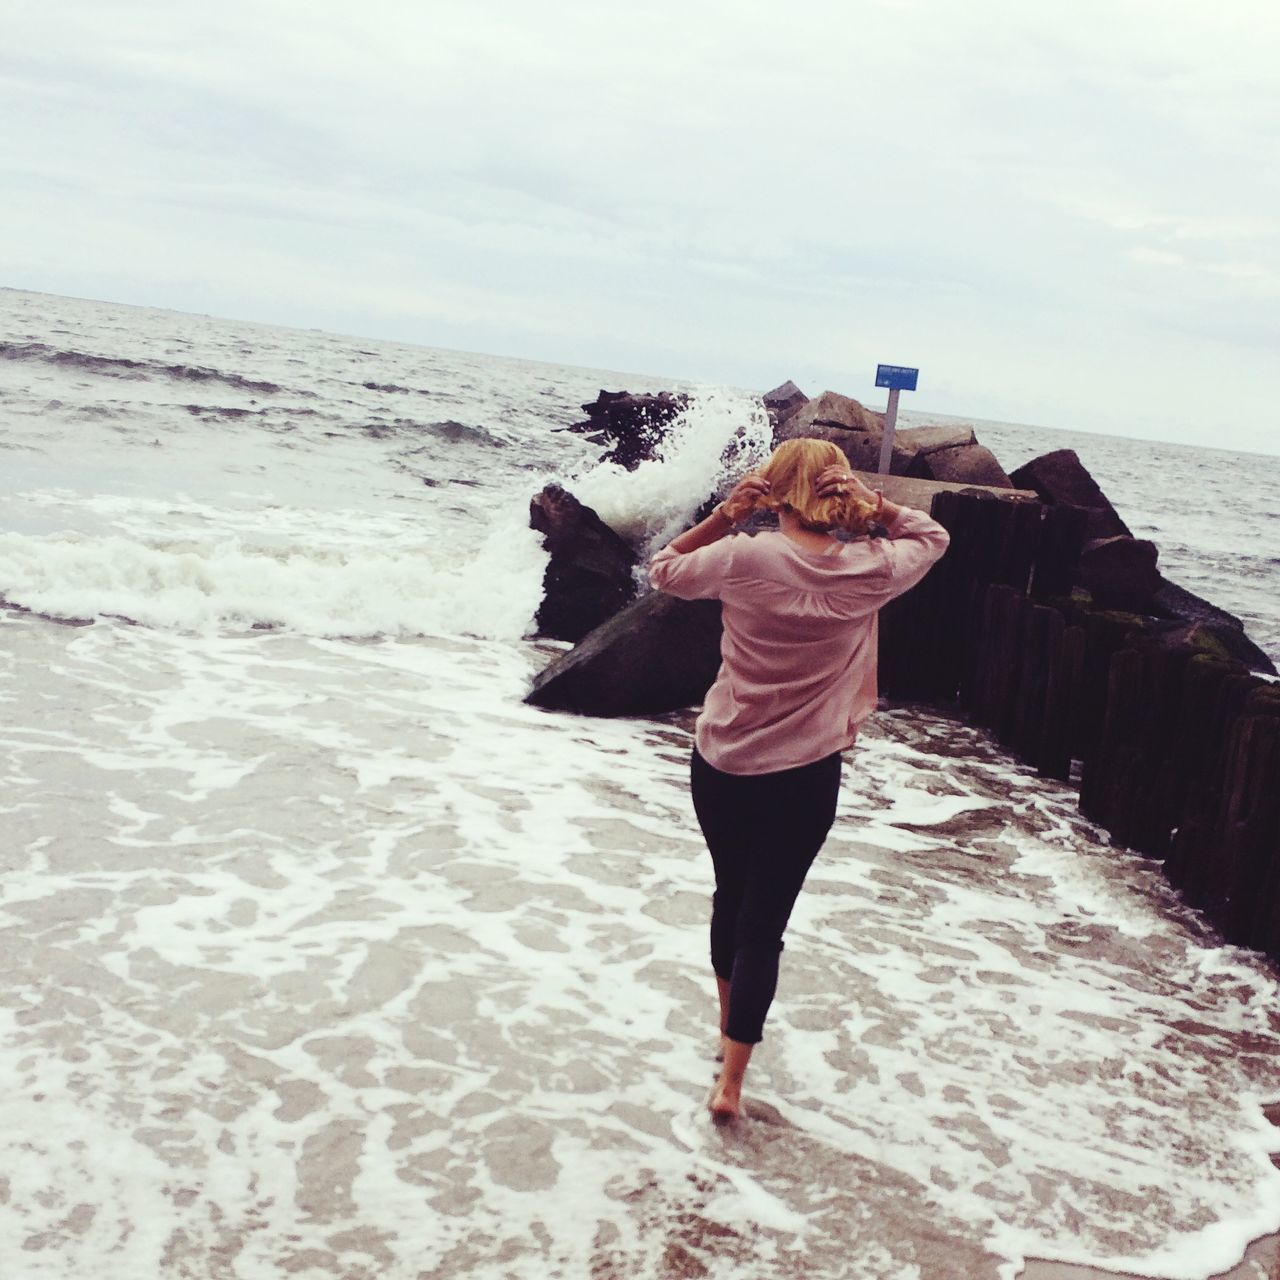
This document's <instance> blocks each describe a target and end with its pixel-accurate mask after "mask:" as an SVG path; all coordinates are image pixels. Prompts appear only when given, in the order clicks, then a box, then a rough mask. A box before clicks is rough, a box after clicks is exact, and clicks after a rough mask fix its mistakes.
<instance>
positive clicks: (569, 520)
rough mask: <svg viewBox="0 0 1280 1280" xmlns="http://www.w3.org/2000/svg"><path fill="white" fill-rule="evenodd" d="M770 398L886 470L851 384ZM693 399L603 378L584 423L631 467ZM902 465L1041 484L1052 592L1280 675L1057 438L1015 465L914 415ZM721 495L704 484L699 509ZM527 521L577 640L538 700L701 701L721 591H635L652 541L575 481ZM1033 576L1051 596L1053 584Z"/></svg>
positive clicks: (981, 479) (999, 486)
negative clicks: (699, 597) (1164, 559)
mask: <svg viewBox="0 0 1280 1280" xmlns="http://www.w3.org/2000/svg"><path fill="white" fill-rule="evenodd" d="M763 403H764V407H765V410H766V412H767V413H768V414H769V417H770V421H771V423H772V424H773V438H774V443H775V444H777V443H779V442H781V441H782V440H786V439H793V438H796V437H800V436H813V437H818V438H820V439H825V440H831V441H832V442H834V443H835V444H836V445H838V446H839V448H840V449H841V450H842V451H843V453H844V454H845V456H846V457H847V458H848V459H849V462H850V465H851V466H852V467H853V468H854V469H855V470H857V471H863V472H874V471H876V470H877V468H878V465H879V459H880V453H881V449H882V445H883V442H884V420H883V417H882V415H880V414H878V413H875V412H874V411H872V410H870V409H868V408H866V406H864V405H862V404H860V403H859V402H858V401H857V400H855V399H853V398H852V397H850V396H844V395H840V394H839V393H837V392H834V391H824V392H823V393H822V394H821V395H819V396H816V397H815V398H813V399H808V398H806V397H805V396H804V393H803V392H802V391H801V390H800V389H799V388H798V387H797V386H796V385H795V383H794V382H786V383H783V384H782V385H781V386H779V387H775V388H774V389H773V390H772V391H770V392H768V393H767V394H766V395H765V396H764V397H763ZM685 405H686V399H685V398H684V397H681V396H674V395H671V394H668V393H661V394H659V395H656V396H650V395H632V394H630V393H628V392H608V391H601V393H600V396H599V397H598V399H597V400H596V401H595V402H594V403H592V404H589V405H585V406H584V409H585V410H586V411H587V413H588V415H589V421H588V422H586V423H582V424H579V425H578V426H576V427H574V428H572V429H573V430H578V431H582V432H584V433H586V434H587V435H588V438H589V439H592V440H594V441H596V442H597V443H599V444H600V445H601V446H602V448H603V449H604V451H605V452H604V456H605V457H606V458H609V459H610V460H612V461H614V462H617V463H619V464H620V465H623V466H627V467H629V468H634V466H636V465H638V464H639V462H640V461H642V460H644V459H645V458H648V457H652V456H653V452H654V450H655V449H656V448H657V446H658V445H659V444H660V443H661V441H662V439H663V434H664V431H665V429H666V427H667V426H668V425H669V424H670V422H671V421H672V420H673V419H674V418H675V417H676V416H677V415H678V414H679V413H680V412H681V411H682V409H683V408H684V407H685ZM890 474H891V475H892V476H897V477H903V478H904V480H903V485H904V487H905V488H907V489H908V490H909V496H906V497H904V498H903V500H905V501H909V502H913V503H917V504H919V505H922V506H924V505H927V504H928V502H929V501H930V499H931V498H932V497H933V495H934V494H936V493H937V492H939V491H943V490H946V491H950V492H955V491H957V490H959V491H960V492H962V493H963V492H966V491H969V490H972V491H973V492H975V493H981V494H984V495H986V496H987V497H990V498H995V499H999V498H1001V497H1002V495H1007V498H1006V501H1008V500H1021V501H1030V503H1031V505H1032V506H1033V507H1034V506H1035V505H1036V504H1035V502H1034V500H1033V499H1032V498H1031V495H1032V494H1034V495H1035V496H1036V497H1038V498H1039V500H1040V503H1041V504H1042V505H1043V508H1044V509H1045V510H1046V512H1054V513H1056V515H1055V518H1054V519H1052V520H1045V521H1043V522H1042V523H1043V527H1044V530H1045V532H1044V537H1046V538H1057V539H1062V538H1064V537H1065V538H1067V540H1068V542H1069V543H1070V545H1069V546H1063V547H1059V548H1057V549H1056V550H1055V551H1054V552H1053V553H1052V555H1048V556H1046V555H1043V554H1042V555H1041V564H1042V566H1043V565H1044V564H1047V563H1050V562H1052V563H1053V565H1054V566H1055V570H1054V573H1053V575H1052V576H1053V584H1052V586H1051V587H1050V588H1049V592H1050V594H1053V593H1057V595H1058V596H1059V598H1061V600H1062V601H1063V607H1064V609H1068V610H1069V612H1070V613H1071V614H1072V616H1073V617H1079V616H1081V615H1083V614H1088V613H1089V611H1091V610H1092V611H1096V612H1097V613H1098V614H1099V616H1102V615H1105V616H1106V617H1107V618H1108V619H1113V620H1114V619H1115V618H1128V619H1130V620H1131V631H1132V634H1133V635H1134V636H1137V637H1141V638H1142V641H1143V642H1144V643H1147V644H1154V645H1159V646H1161V647H1163V648H1168V649H1171V650H1180V651H1182V650H1185V651H1188V652H1191V651H1194V652H1196V653H1201V654H1204V655H1208V656H1211V657H1214V658H1221V659H1225V660H1228V661H1231V662H1234V663H1237V664H1239V665H1240V668H1241V669H1242V670H1245V669H1250V670H1254V671H1264V672H1268V673H1272V674H1274V671H1275V668H1274V666H1273V665H1272V663H1271V661H1270V659H1269V658H1268V657H1267V655H1266V654H1265V653H1263V652H1262V650H1260V649H1259V648H1258V647H1257V646H1256V645H1255V644H1254V643H1253V642H1252V641H1251V640H1250V639H1249V637H1248V636H1247V635H1246V634H1245V630H1244V626H1243V624H1242V623H1241V622H1240V620H1239V619H1238V618H1236V617H1234V616H1233V615H1231V614H1229V613H1227V612H1226V611H1225V610H1222V609H1218V608H1217V607H1215V606H1214V605H1212V604H1211V603H1209V601H1207V600H1202V599H1201V598H1200V597H1198V596H1196V595H1194V594H1193V593H1192V592H1189V591H1186V590H1185V589H1184V588H1182V587H1179V586H1177V585H1176V584H1174V583H1171V582H1169V581H1168V580H1167V579H1166V578H1165V577H1164V576H1163V575H1162V574H1161V573H1160V571H1159V568H1158V559H1159V551H1158V549H1157V547H1156V546H1155V544H1154V543H1153V542H1150V541H1148V540H1145V539H1139V538H1134V537H1133V536H1132V533H1131V532H1130V530H1129V528H1128V526H1127V525H1125V523H1124V521H1123V520H1122V519H1121V518H1120V516H1119V514H1118V513H1117V512H1116V510H1115V508H1114V507H1113V506H1112V504H1111V502H1110V501H1109V500H1108V499H1107V497H1106V495H1105V494H1104V493H1103V492H1102V490H1101V488H1100V487H1099V485H1098V484H1097V482H1096V481H1095V480H1094V478H1093V477H1092V476H1091V475H1090V474H1089V471H1088V470H1087V468H1086V467H1085V466H1084V464H1083V463H1082V462H1081V461H1080V459H1079V457H1078V456H1077V455H1076V454H1075V453H1074V451H1072V450H1070V449H1059V450H1055V451H1053V452H1051V453H1047V454H1044V455H1043V456H1041V457H1038V458H1035V459H1033V460H1032V461H1031V462H1028V463H1026V464H1025V465H1024V466H1022V467H1019V468H1018V469H1017V470H1016V471H1014V472H1013V473H1012V474H1008V473H1006V472H1005V471H1004V469H1003V468H1002V467H1001V466H1000V463H999V461H998V460H997V459H996V458H995V456H994V455H993V454H992V453H991V451H990V450H989V449H987V448H986V447H985V446H983V445H982V444H980V443H979V442H978V440H977V438H976V436H975V434H974V431H973V428H972V427H969V426H962V425H956V426H932V427H906V428H903V429H902V430H899V431H897V432H895V434H894V441H893V447H892V455H891V464H890ZM907 481H911V482H914V488H912V487H911V486H909V485H907ZM719 496H722V495H715V494H710V495H708V499H707V502H706V503H705V504H704V505H703V508H702V512H701V513H705V511H706V510H708V509H709V508H710V505H711V504H712V503H713V502H714V501H715V500H716V499H717V497H719ZM701 513H700V514H701ZM530 523H531V524H532V526H533V527H534V528H535V529H538V530H539V531H540V532H541V533H542V534H543V536H544V539H545V545H546V546H547V549H548V550H549V551H550V552H551V561H550V563H549V565H548V568H547V573H546V595H545V599H544V601H543V605H542V608H541V609H540V610H539V613H538V632H539V634H541V635H547V636H553V637H555V638H558V639H564V640H572V641H575V642H579V641H580V642H581V643H578V647H577V648H575V649H574V650H572V651H571V652H570V653H567V654H565V655H563V656H562V657H560V658H559V659H557V660H556V661H554V662H553V663H552V664H551V665H550V666H549V667H548V668H547V669H546V670H545V671H543V672H542V673H541V674H540V675H539V677H538V679H537V681H536V682H535V684H534V688H533V690H532V692H531V693H530V695H529V699H528V700H529V701H530V702H532V703H535V704H536V705H539V706H544V707H555V708H558V709H562V710H569V711H578V712H582V713H585V714H590V715H639V714H655V713H660V712H664V711H670V710H673V709H675V708H677V707H684V706H689V705H692V704H695V703H697V702H699V701H701V699H702V696H703V694H705V692H706V690H707V688H708V686H709V685H710V683H711V681H712V679H714V676H715V672H716V670H717V668H718V665H719V641H720V622H719V607H718V605H715V604H707V603H704V602H695V603H692V604H691V603H687V602H684V601H678V600H673V599H670V598H667V597H663V596H656V595H653V594H651V593H645V594H642V595H641V596H640V598H639V599H636V598H635V595H636V566H637V563H638V556H639V552H640V550H641V549H640V548H634V547H630V546H628V545H627V544H626V542H625V541H623V539H621V538H620V537H618V535H617V534H615V533H614V532H613V531H612V530H611V529H609V528H608V526H607V525H605V524H604V522H603V521H601V520H600V519H599V517H598V516H597V515H596V514H595V512H593V511H591V510H590V508H588V507H585V506H583V505H582V504H581V503H579V502H578V501H577V500H576V499H575V498H574V497H573V496H572V495H571V494H569V493H567V492H565V491H564V490H563V489H559V488H558V487H556V486H549V487H548V488H547V489H545V490H543V492H542V493H540V494H539V495H538V496H537V497H536V498H535V499H534V500H533V503H532V504H531V508H530ZM1024 523H1025V522H1024ZM1035 523H1036V522H1035V521H1033V522H1032V524H1035ZM1038 527H1039V526H1037V528H1038ZM1026 528H1027V529H1028V530H1030V529H1031V525H1027V526H1026ZM1050 531H1051V532H1050ZM1064 531H1065V532H1064ZM954 532H955V531H953V535H954ZM1020 536H1021V535H1020ZM1036 536H1040V535H1039V534H1037V535H1036ZM965 554H966V553H965V551H964V548H963V538H961V539H959V540H958V541H955V542H953V548H952V554H951V557H950V558H951V559H952V560H955V561H958V560H959V559H961V558H963V557H964V555H965ZM1032 589H1033V590H1034V591H1035V592H1036V593H1037V594H1038V595H1041V596H1043V595H1044V594H1045V583H1043V582H1042V583H1038V584H1037V585H1036V586H1035V587H1033V588H1032Z"/></svg>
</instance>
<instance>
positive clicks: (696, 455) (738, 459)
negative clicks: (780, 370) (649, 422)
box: [569, 388, 770, 549]
mask: <svg viewBox="0 0 1280 1280" xmlns="http://www.w3.org/2000/svg"><path fill="white" fill-rule="evenodd" d="M769 440H770V429H769V421H768V418H767V417H766V416H765V412H764V409H763V407H762V406H761V404H760V401H759V400H757V399H755V398H754V397H751V396H748V395H746V394H744V393H742V392H735V391H730V390H727V389H714V388H701V389H699V390H698V391H696V392H695V393H694V394H693V398H692V399H691V401H690V404H689V406H688V408H687V409H685V410H684V411H683V412H682V413H681V414H680V416H679V417H678V418H676V419H675V420H674V421H673V422H672V423H671V424H670V426H669V428H668V431H667V435H666V437H665V438H664V440H663V442H662V444H661V446H660V448H659V450H658V453H657V456H656V457H655V458H653V459H651V460H646V461H644V462H641V463H640V464H639V466H637V467H636V469H635V470H634V471H627V470H625V469H624V468H623V467H620V466H618V465H616V464H615V463H609V462H605V463H600V464H598V465H596V466H593V467H591V468H589V469H587V470H585V471H583V472H582V473H581V474H579V475H576V476H573V477H572V478H571V479H570V480H569V487H570V489H572V491H573V493H574V495H575V496H576V497H578V498H579V499H580V500H581V501H583V502H585V503H586V504H587V505H588V506H589V507H592V508H593V509H594V510H595V511H596V512H597V514H598V515H599V516H600V518H601V519H602V520H603V521H604V522H605V523H606V524H608V525H609V526H610V527H611V528H613V529H614V530H616V531H617V532H618V533H620V534H621V535H622V536H623V537H624V538H626V539H628V540H629V541H630V542H632V543H633V544H634V545H635V546H637V547H642V548H645V549H651V548H656V547H659V546H662V545H665V543H667V542H669V541H670V540H671V539H672V538H673V537H675V535H676V534H677V533H679V532H680V530H681V529H682V528H684V527H685V525H686V524H687V523H688V521H689V518H690V517H691V516H692V515H693V513H694V512H695V511H696V510H697V508H698V507H699V506H700V505H701V504H702V503H703V502H705V501H706V499H707V498H708V497H709V496H710V495H711V494H713V493H715V492H717V491H718V490H719V489H720V488H722V487H723V485H724V484H725V483H726V482H728V481H730V480H732V479H736V478H737V477H738V476H740V475H742V474H744V473H745V472H746V471H748V470H749V469H750V468H751V467H752V466H756V465H758V464H759V463H760V462H762V461H763V460H764V459H765V458H766V457H767V456H768V453H769Z"/></svg>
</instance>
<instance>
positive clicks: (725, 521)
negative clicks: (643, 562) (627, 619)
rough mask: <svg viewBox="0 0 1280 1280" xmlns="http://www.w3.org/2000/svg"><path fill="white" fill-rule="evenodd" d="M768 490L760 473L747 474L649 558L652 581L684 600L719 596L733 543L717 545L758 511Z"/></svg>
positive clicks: (716, 597)
mask: <svg viewBox="0 0 1280 1280" xmlns="http://www.w3.org/2000/svg"><path fill="white" fill-rule="evenodd" d="M768 489H769V486H768V484H767V483H766V482H765V481H764V480H762V479H761V478H760V477H759V476H757V475H749V476H744V477H743V478H742V479H741V480H739V481H738V483H737V484H736V485H734V487H733V492H732V493H730V494H729V496H728V497H727V498H726V499H725V500H724V501H723V502H722V503H721V504H720V505H719V506H718V507H717V508H716V509H715V510H714V511H713V512H712V513H711V514H710V515H709V516H708V517H707V518H706V519H705V520H703V521H701V522H700V523H699V524H695V525H694V526H693V528H692V529H686V530H685V531H684V533H682V534H681V535H680V536H679V537H678V538H675V539H674V540H673V541H671V542H669V543H667V545H666V546H665V547H663V548H662V550H661V551H659V552H658V554H657V555H656V556H654V557H653V559H652V560H650V561H649V581H650V582H651V583H653V585H654V586H655V587H657V589H658V590H659V591H665V592H666V593H667V594H668V595H673V596H679V597H680V598H681V599H682V600H715V599H718V598H719V596H720V589H721V587H722V586H723V585H724V579H725V573H726V571H727V568H728V566H729V564H730V563H731V562H732V559H733V548H734V544H733V543H732V542H727V543H724V544H723V545H721V546H716V545H715V544H716V543H719V542H721V540H722V539H723V538H724V535H725V534H726V533H728V532H729V531H730V530H731V529H732V528H733V526H734V525H735V524H737V523H738V521H739V520H742V519H744V518H745V517H746V516H747V515H749V514H750V513H751V512H752V511H754V510H755V507H756V504H757V503H758V502H759V501H760V498H761V495H763V494H764V493H766V492H768Z"/></svg>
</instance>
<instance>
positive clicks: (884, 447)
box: [879, 387, 898, 476]
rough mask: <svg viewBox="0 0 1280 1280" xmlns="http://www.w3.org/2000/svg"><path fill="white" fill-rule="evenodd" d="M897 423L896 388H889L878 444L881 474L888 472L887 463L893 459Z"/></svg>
mask: <svg viewBox="0 0 1280 1280" xmlns="http://www.w3.org/2000/svg"><path fill="white" fill-rule="evenodd" d="M897 425H898V388H897V387H891V388H890V389H889V403H888V405H887V406H886V407H885V411H884V442H883V443H882V444H881V445H880V470H879V473H880V475H882V476H887V475H888V474H889V463H890V462H891V461H892V460H893V430H894V428H895V427H896V426H897Z"/></svg>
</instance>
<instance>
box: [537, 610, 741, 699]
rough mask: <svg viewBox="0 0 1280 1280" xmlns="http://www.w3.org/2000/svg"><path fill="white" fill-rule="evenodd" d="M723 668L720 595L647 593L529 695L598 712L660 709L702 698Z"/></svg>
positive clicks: (547, 674) (546, 674)
mask: <svg viewBox="0 0 1280 1280" xmlns="http://www.w3.org/2000/svg"><path fill="white" fill-rule="evenodd" d="M719 668H720V602H719V601H718V600H678V599H676V597H675V596H669V595H665V594H663V593H662V592H660V591H653V592H650V593H649V594H648V595H645V596H641V598H640V599H639V600H637V601H636V602H635V603H634V604H632V605H630V606H629V607H628V608H626V609H624V610H623V611H622V612H621V613H620V614H618V615H617V616H616V617H614V618H612V619H610V621H608V622H606V623H605V624H604V625H603V626H601V627H597V628H596V630H595V631H593V632H592V633H591V634H590V635H589V636H588V637H587V638H586V639H585V640H584V641H583V642H582V643H581V644H579V645H578V646H577V647H576V648H575V649H571V650H570V651H569V652H568V653H566V654H564V655H563V656H562V657H560V658H557V659H556V660H555V661H554V662H553V663H552V664H551V665H550V666H549V667H547V668H546V669H545V670H544V671H542V672H541V673H540V674H539V675H538V677H537V678H536V679H535V680H534V682H533V688H532V689H531V690H530V691H529V693H528V695H527V696H526V698H525V701H526V702H530V703H532V704H533V705H534V706H537V707H548V708H551V709H553V710H557V711H576V712H578V713H579V714H582V715H591V716H640V715H658V714H661V713H662V712H664V711H675V710H678V709H679V708H680V707H689V706H693V705H695V704H696V703H699V702H701V701H702V699H703V698H704V697H705V695H706V692H707V690H708V689H709V688H710V687H711V682H712V681H713V680H714V679H715V676H716V672H717V671H718V670H719Z"/></svg>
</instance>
